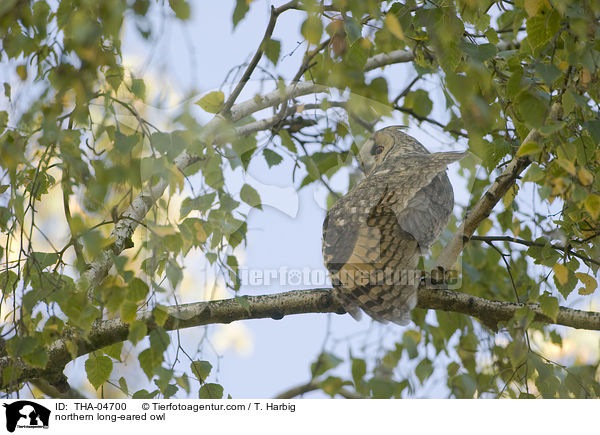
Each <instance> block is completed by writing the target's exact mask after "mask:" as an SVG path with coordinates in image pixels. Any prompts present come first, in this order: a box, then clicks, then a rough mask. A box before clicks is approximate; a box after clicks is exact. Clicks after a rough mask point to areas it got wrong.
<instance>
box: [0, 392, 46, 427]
mask: <svg viewBox="0 0 600 435" xmlns="http://www.w3.org/2000/svg"><path fill="white" fill-rule="evenodd" d="M3 406H4V407H5V408H6V430H8V431H9V432H14V431H15V429H16V428H19V429H21V428H27V429H48V422H49V420H50V410H49V409H48V408H45V407H43V406H42V405H40V404H38V403H35V402H30V401H28V400H19V401H17V402H13V403H10V404H3Z"/></svg>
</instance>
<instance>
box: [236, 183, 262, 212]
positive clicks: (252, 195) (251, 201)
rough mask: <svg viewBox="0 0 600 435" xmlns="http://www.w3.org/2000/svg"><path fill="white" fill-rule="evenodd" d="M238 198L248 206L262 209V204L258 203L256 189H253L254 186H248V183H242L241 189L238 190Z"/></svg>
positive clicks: (258, 196) (258, 198)
mask: <svg viewBox="0 0 600 435" xmlns="http://www.w3.org/2000/svg"><path fill="white" fill-rule="evenodd" d="M240 198H241V199H242V201H244V202H245V203H246V204H248V205H249V206H251V207H255V208H257V209H259V210H262V206H261V203H260V195H259V194H258V192H257V191H256V189H254V187H252V186H250V185H249V184H244V185H243V186H242V190H241V191H240Z"/></svg>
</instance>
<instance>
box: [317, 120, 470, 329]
mask: <svg viewBox="0 0 600 435" xmlns="http://www.w3.org/2000/svg"><path fill="white" fill-rule="evenodd" d="M399 129H400V127H397V126H393V127H387V128H384V129H382V130H379V131H377V132H375V133H374V134H373V135H372V136H371V138H370V139H369V140H368V141H367V142H366V143H365V144H364V146H363V147H362V149H361V151H360V153H359V156H358V157H359V160H360V161H361V163H362V165H363V168H364V170H365V173H366V178H365V179H364V180H363V181H362V182H361V183H360V184H359V185H357V186H356V187H354V189H352V190H351V191H350V192H349V193H348V194H346V195H345V196H344V197H342V198H340V199H339V200H338V201H337V202H336V203H335V204H334V205H333V207H332V208H331V209H330V210H329V212H328V213H327V216H326V217H325V221H324V222H323V258H324V260H325V265H326V267H327V269H328V270H329V273H330V275H331V280H332V283H333V286H334V290H335V293H336V296H337V298H338V299H339V300H340V302H341V303H342V305H343V306H344V308H345V309H346V310H347V311H348V312H349V313H350V314H352V315H353V316H354V317H358V315H359V314H360V311H359V309H360V310H362V311H364V312H365V313H367V314H368V315H369V316H371V317H372V318H374V319H375V320H378V321H381V322H387V321H391V322H394V323H398V324H401V325H405V324H407V323H408V322H409V321H410V312H411V310H412V309H413V308H414V307H415V305H416V303H417V287H418V283H419V277H418V272H417V271H416V268H417V264H418V261H419V257H420V256H421V255H422V254H423V253H425V252H427V251H428V250H429V248H430V247H431V246H432V245H433V243H435V241H436V240H437V239H438V237H439V236H440V234H441V232H442V230H443V229H444V227H445V226H446V224H447V222H448V218H449V217H450V213H451V212H452V208H453V206H454V195H453V192H452V186H451V184H450V181H449V180H448V176H447V175H446V166H447V165H448V164H450V163H452V162H455V161H457V160H460V159H461V158H463V157H464V156H465V155H466V154H465V153H456V152H443V153H434V154H430V153H429V152H428V151H427V150H426V149H425V148H424V147H423V146H422V145H421V144H420V143H419V142H418V141H416V140H415V139H414V138H412V137H410V136H408V135H407V134H405V133H403V132H401V131H400V130H399Z"/></svg>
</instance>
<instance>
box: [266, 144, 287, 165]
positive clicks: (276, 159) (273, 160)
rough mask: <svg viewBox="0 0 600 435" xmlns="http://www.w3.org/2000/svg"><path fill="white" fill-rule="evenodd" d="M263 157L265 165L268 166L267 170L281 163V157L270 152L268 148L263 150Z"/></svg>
mask: <svg viewBox="0 0 600 435" xmlns="http://www.w3.org/2000/svg"><path fill="white" fill-rule="evenodd" d="M263 157H264V158H265V160H266V161H267V165H269V168H272V167H273V166H277V165H278V164H280V163H281V162H282V161H283V157H281V156H280V155H279V154H277V153H276V152H275V151H272V150H270V149H269V148H265V149H263Z"/></svg>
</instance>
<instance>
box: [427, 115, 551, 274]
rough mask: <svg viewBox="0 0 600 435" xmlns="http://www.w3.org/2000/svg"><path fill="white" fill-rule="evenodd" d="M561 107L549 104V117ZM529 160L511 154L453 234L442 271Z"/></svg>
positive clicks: (534, 136)
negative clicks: (511, 157)
mask: <svg viewBox="0 0 600 435" xmlns="http://www.w3.org/2000/svg"><path fill="white" fill-rule="evenodd" d="M560 110H561V106H560V105H559V104H558V103H556V104H554V105H553V106H552V110H551V113H550V118H556V117H557V116H558V113H559V112H560ZM541 138H542V135H541V134H540V132H539V131H538V130H537V129H533V130H531V131H530V132H529V134H528V135H527V137H526V138H525V140H523V144H526V143H529V142H538V141H539V140H540V139H541ZM529 163H530V160H529V157H528V156H522V157H517V156H516V157H514V158H513V159H512V160H511V161H510V162H509V164H508V165H506V167H505V168H504V171H503V172H502V174H500V175H499V176H498V178H496V180H495V181H494V183H493V184H492V185H491V186H490V188H489V189H488V190H487V192H485V194H484V195H483V196H482V197H481V199H480V200H479V201H477V203H476V204H475V205H474V206H473V208H472V209H470V210H469V212H468V214H467V216H466V217H465V219H464V220H463V222H462V224H461V225H460V227H458V229H457V230H456V232H455V233H454V235H453V236H452V239H450V242H449V243H448V244H447V245H446V247H445V248H444V250H443V251H442V253H441V254H440V256H439V258H438V266H439V267H441V268H443V269H444V270H451V269H452V268H453V267H454V265H455V264H456V262H457V260H458V257H459V256H460V253H461V252H462V250H463V248H464V244H465V243H467V242H468V241H469V239H470V238H471V236H472V235H473V233H474V232H475V230H476V229H477V227H478V226H479V224H480V223H481V222H482V221H483V220H484V219H485V218H487V217H488V216H489V215H490V213H491V212H492V209H493V208H494V206H495V205H496V204H497V203H498V201H500V199H501V198H502V197H503V196H504V194H505V193H506V192H508V189H510V188H511V187H512V185H513V184H515V181H516V180H517V178H518V177H519V175H520V174H521V172H523V170H525V168H526V167H527V166H529Z"/></svg>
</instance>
